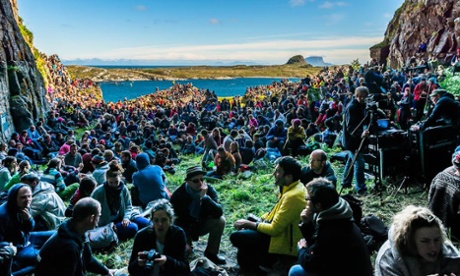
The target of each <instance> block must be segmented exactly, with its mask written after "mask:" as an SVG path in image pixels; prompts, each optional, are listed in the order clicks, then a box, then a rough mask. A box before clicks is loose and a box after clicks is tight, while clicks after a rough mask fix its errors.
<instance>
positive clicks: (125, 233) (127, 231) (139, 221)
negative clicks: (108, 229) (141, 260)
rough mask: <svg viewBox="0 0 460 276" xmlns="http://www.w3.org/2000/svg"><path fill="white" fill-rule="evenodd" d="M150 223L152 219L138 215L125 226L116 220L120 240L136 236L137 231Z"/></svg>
mask: <svg viewBox="0 0 460 276" xmlns="http://www.w3.org/2000/svg"><path fill="white" fill-rule="evenodd" d="M149 224H150V221H149V220H148V219H146V218H144V217H137V218H135V219H133V220H131V223H130V224H128V225H127V226H126V227H124V226H123V225H122V224H121V221H120V222H115V226H116V227H117V235H118V238H119V239H120V240H123V241H125V240H128V239H131V238H133V237H134V236H136V233H137V231H139V229H142V228H144V227H146V226H148V225H149Z"/></svg>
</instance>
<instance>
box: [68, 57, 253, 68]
mask: <svg viewBox="0 0 460 276" xmlns="http://www.w3.org/2000/svg"><path fill="white" fill-rule="evenodd" d="M62 63H64V64H65V65H85V66H89V65H93V66H134V65H141V66H199V65H207V66H235V65H260V64H258V63H256V62H253V61H209V60H203V61H200V60H196V61H195V60H193V61H187V60H161V61H156V60H134V59H112V60H104V59H99V58H93V59H74V60H62Z"/></svg>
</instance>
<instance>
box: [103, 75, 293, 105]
mask: <svg viewBox="0 0 460 276" xmlns="http://www.w3.org/2000/svg"><path fill="white" fill-rule="evenodd" d="M280 80H281V78H235V79H225V80H207V79H190V80H181V81H175V82H176V83H181V84H186V83H192V84H193V85H194V86H195V87H198V88H203V89H209V90H210V91H215V92H216V95H217V96H219V97H229V96H237V95H240V96H243V95H244V93H245V92H246V88H247V87H254V86H258V85H267V84H270V83H272V82H273V81H280ZM289 80H291V81H300V79H298V78H289ZM172 85H173V84H172V82H171V81H131V82H130V81H123V82H104V83H100V86H101V89H102V95H103V97H104V100H105V101H111V102H116V101H118V100H123V99H124V98H127V99H128V100H130V99H134V98H137V97H139V96H142V95H147V94H150V93H154V92H155V90H156V89H157V88H158V89H159V90H164V89H167V88H169V87H171V86H172Z"/></svg>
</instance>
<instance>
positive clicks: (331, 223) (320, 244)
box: [298, 197, 372, 276]
mask: <svg viewBox="0 0 460 276" xmlns="http://www.w3.org/2000/svg"><path fill="white" fill-rule="evenodd" d="M301 230H302V233H303V235H304V238H305V239H306V241H307V244H308V247H306V248H302V249H300V250H299V256H298V258H299V263H300V264H301V266H302V268H303V269H304V270H305V271H306V272H308V273H315V274H317V275H319V276H321V275H327V276H329V275H355V276H358V275H362V276H371V275H372V265H371V260H370V256H369V252H368V250H367V246H366V243H365V242H364V239H363V237H362V234H361V231H360V230H359V228H358V227H357V226H356V224H355V223H354V221H353V211H352V210H351V208H350V206H349V205H348V203H347V202H346V201H345V200H344V199H343V198H341V197H339V201H338V202H337V203H336V204H335V205H334V206H332V207H331V208H329V209H326V210H324V211H322V212H320V213H318V214H317V215H315V218H314V220H313V222H312V223H309V224H303V226H301Z"/></svg>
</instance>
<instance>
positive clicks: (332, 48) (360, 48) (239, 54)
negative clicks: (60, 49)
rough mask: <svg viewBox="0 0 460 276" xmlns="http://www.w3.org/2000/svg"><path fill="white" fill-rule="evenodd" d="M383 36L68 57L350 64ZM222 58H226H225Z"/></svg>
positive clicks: (364, 55) (162, 48) (165, 47)
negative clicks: (321, 59) (320, 59)
mask: <svg viewBox="0 0 460 276" xmlns="http://www.w3.org/2000/svg"><path fill="white" fill-rule="evenodd" d="M381 40H382V37H339V38H323V39H318V40H309V41H306V40H272V41H263V42H251V43H239V44H215V45H213V44H211V45H180V46H175V45H161V46H159V45H156V46H148V47H147V46H146V47H136V48H121V49H115V50H112V51H104V52H101V53H94V52H92V53H91V54H90V55H89V54H87V55H85V56H78V57H64V58H65V59H75V58H94V57H98V58H101V59H140V60H157V61H161V60H184V61H194V60H200V61H203V60H205V61H206V60H207V61H215V60H251V61H256V62H262V63H269V64H282V63H285V62H286V61H287V60H288V59H289V58H290V57H292V56H294V55H298V54H301V55H303V56H304V57H307V56H311V55H320V56H325V57H327V60H330V62H334V63H339V64H342V63H349V62H350V61H351V60H353V59H356V58H359V59H360V60H361V61H367V60H368V59H369V47H370V46H372V45H374V44H376V43H378V42H380V41H381ZM222 57H225V58H224V59H223V58H222Z"/></svg>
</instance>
